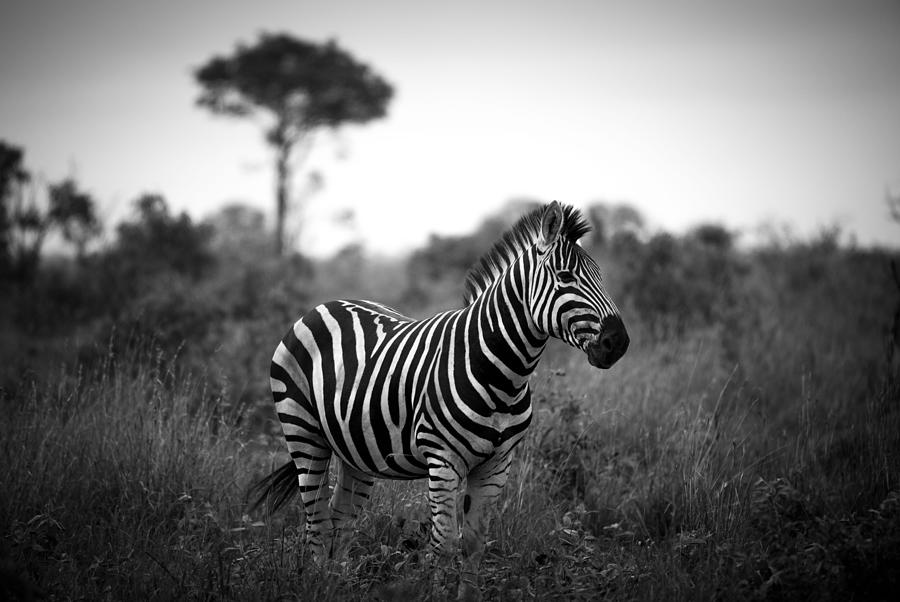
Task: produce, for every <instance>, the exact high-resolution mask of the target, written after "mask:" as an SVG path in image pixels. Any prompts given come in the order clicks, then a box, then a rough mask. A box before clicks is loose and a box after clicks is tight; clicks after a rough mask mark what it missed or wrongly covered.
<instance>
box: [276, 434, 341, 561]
mask: <svg viewBox="0 0 900 602" xmlns="http://www.w3.org/2000/svg"><path fill="white" fill-rule="evenodd" d="M285 439H287V444H288V449H289V450H290V452H291V458H293V460H294V464H295V465H296V466H297V479H298V482H299V485H300V487H299V492H300V500H301V501H302V503H303V511H304V513H305V514H306V545H307V547H308V548H309V549H310V551H311V552H312V554H313V558H314V559H315V560H316V562H320V563H321V562H322V561H323V560H324V559H325V558H326V557H327V554H326V547H325V538H326V537H327V536H328V535H330V534H331V513H330V512H329V510H328V497H329V493H330V491H329V486H328V464H329V462H330V460H331V448H329V447H328V445H327V444H326V443H325V440H324V439H323V438H322V437H321V435H319V434H317V433H304V434H303V435H300V434H298V433H292V434H290V435H285Z"/></svg>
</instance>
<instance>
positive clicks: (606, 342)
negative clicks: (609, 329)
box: [600, 335, 614, 351]
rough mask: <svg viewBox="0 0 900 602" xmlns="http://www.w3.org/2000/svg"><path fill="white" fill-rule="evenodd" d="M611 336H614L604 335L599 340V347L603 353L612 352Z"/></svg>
mask: <svg viewBox="0 0 900 602" xmlns="http://www.w3.org/2000/svg"><path fill="white" fill-rule="evenodd" d="M613 336H614V335H604V336H603V338H602V339H600V346H601V347H603V350H604V351H612V348H613V341H612V340H613Z"/></svg>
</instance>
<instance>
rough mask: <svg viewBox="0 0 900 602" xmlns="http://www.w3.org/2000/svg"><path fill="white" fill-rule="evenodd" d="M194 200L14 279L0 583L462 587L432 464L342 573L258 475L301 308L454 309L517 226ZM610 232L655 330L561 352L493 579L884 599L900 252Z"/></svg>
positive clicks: (55, 590)
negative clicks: (331, 229)
mask: <svg viewBox="0 0 900 602" xmlns="http://www.w3.org/2000/svg"><path fill="white" fill-rule="evenodd" d="M157 209H158V210H159V208H157ZM163 209H164V207H163ZM182 217H183V216H182ZM180 219H181V218H178V217H177V216H171V215H169V214H168V213H167V212H166V211H163V212H162V213H160V214H157V215H149V214H143V215H138V216H137V217H136V218H135V220H134V221H133V222H132V223H130V224H126V226H127V227H131V228H132V230H129V231H128V234H129V235H128V236H126V237H123V238H120V239H119V241H118V242H116V243H112V244H111V245H110V246H109V247H108V248H106V249H104V250H102V251H98V252H96V253H94V254H92V255H90V256H88V257H85V258H82V259H80V260H79V261H78V262H74V261H71V260H59V261H56V262H46V261H45V262H44V264H43V265H42V266H41V268H40V270H39V271H38V272H37V273H35V274H34V275H33V277H32V278H30V279H29V280H28V281H18V282H14V283H11V284H8V285H7V284H4V286H8V288H7V290H8V291H10V293H9V294H4V296H3V301H2V303H3V307H2V316H3V317H2V327H3V329H2V333H3V334H2V341H0V342H2V348H0V349H2V354H3V355H2V360H3V365H2V366H0V376H2V381H0V386H2V387H3V390H2V393H0V394H2V408H3V412H2V420H0V491H2V496H0V546H2V547H0V550H2V551H0V597H4V598H10V597H11V598H13V599H16V598H18V599H54V600H63V599H65V600H68V599H88V600H123V599H163V600H169V599H187V600H207V599H233V600H271V599H286V600H294V599H296V600H345V599H347V600H369V599H373V598H377V599H383V600H418V599H434V600H443V599H448V598H450V599H452V598H453V597H454V596H455V582H456V581H455V580H456V575H455V574H454V565H452V564H450V565H448V566H446V567H444V570H442V571H436V570H434V568H433V567H431V566H430V565H429V564H428V563H427V562H426V559H425V557H424V550H423V546H424V543H425V541H426V538H425V529H426V527H427V520H428V510H427V505H426V500H425V488H424V483H421V482H413V483H403V482H388V481H382V482H379V484H378V485H377V486H376V489H375V491H374V492H373V500H372V503H371V505H370V506H369V507H368V508H367V509H366V510H365V511H364V512H363V513H362V515H361V516H360V518H359V519H358V521H357V522H356V524H355V525H354V528H353V533H352V534H351V536H350V537H349V538H348V540H347V541H346V546H345V548H344V549H343V551H342V553H341V554H339V555H338V557H337V558H336V559H335V560H334V561H333V562H332V563H329V564H327V565H325V566H322V567H318V566H316V565H315V564H313V563H312V561H311V559H310V558H309V557H308V555H307V554H305V552H304V546H303V541H302V539H303V538H302V529H301V526H302V524H303V523H302V515H301V511H300V510H299V507H298V506H296V505H295V506H294V507H292V508H291V509H289V510H288V511H286V512H283V513H281V514H278V515H274V516H271V517H268V516H265V515H264V514H261V513H254V514H248V513H247V505H246V501H247V500H246V492H247V489H248V486H249V485H250V484H251V483H252V482H254V481H255V480H256V479H259V478H260V477H261V476H263V475H264V474H267V473H268V471H269V470H271V469H272V468H273V467H276V466H278V465H280V464H281V462H283V460H284V459H285V457H286V454H285V449H284V445H283V441H282V440H281V438H280V433H279V427H278V424H277V420H275V418H274V415H273V412H272V409H271V404H270V402H269V399H268V393H267V390H266V389H267V370H268V361H269V358H270V357H271V352H272V350H273V348H274V346H275V344H276V342H277V341H278V340H279V338H280V336H281V335H282V333H283V331H284V330H285V329H286V328H287V327H288V325H289V324H291V323H292V322H293V320H294V319H296V317H298V316H299V315H300V314H301V313H302V312H303V311H305V310H307V309H309V308H311V307H312V306H313V305H314V304H315V303H317V302H319V301H323V300H327V299H330V298H335V297H358V296H364V297H369V298H373V299H377V300H380V301H384V302H387V303H390V304H392V305H394V306H396V307H398V309H400V310H402V311H406V312H408V313H412V314H414V315H419V316H423V315H427V314H429V313H430V312H432V311H434V310H436V309H440V308H444V307H451V306H453V305H455V304H456V302H457V301H456V300H457V299H459V298H460V297H461V291H462V275H463V273H464V270H465V268H466V267H468V265H469V264H470V263H471V262H472V261H474V259H475V258H476V257H477V254H478V253H480V252H482V250H483V249H484V248H485V245H486V244H487V243H488V242H490V241H491V240H492V239H493V237H494V236H495V235H496V232H497V231H498V229H499V228H500V227H501V226H500V225H498V223H499V222H498V220H494V221H490V220H489V221H488V222H486V224H485V225H484V226H483V227H482V228H481V229H480V230H479V231H478V232H476V233H474V234H473V235H471V236H469V237H461V238H437V237H435V238H433V239H432V240H431V241H430V242H429V244H428V246H427V247H425V248H423V249H420V250H419V251H417V252H416V253H414V254H413V256H412V257H410V258H409V259H408V260H404V261H402V262H401V261H392V262H387V261H383V260H376V259H372V258H371V257H368V256H367V255H366V254H365V252H364V251H363V250H362V249H360V248H358V247H357V248H349V249H347V250H345V251H344V252H342V253H341V254H339V255H337V256H335V257H334V258H331V259H329V260H324V261H317V262H309V261H306V260H303V259H301V258H297V257H295V258H288V259H283V260H275V259H269V258H268V257H267V255H266V253H265V252H264V251H263V250H262V249H263V247H264V246H265V245H262V244H257V243H258V242H259V241H258V240H257V239H256V238H254V236H255V231H246V230H241V231H238V232H237V233H236V229H235V228H236V227H235V225H234V223H232V224H231V226H229V227H228V228H225V227H224V226H223V225H222V224H223V222H219V223H218V226H217V227H218V230H217V229H216V227H214V226H215V224H213V225H204V226H200V225H195V224H192V223H190V221H189V220H188V221H187V222H185V221H183V220H181V221H179V220H180ZM154 220H155V221H154ZM501 225H502V224H501ZM602 226H603V224H600V227H601V233H602V234H604V235H602V236H601V235H598V236H596V237H595V238H594V239H593V240H592V242H591V243H590V245H589V246H590V248H591V251H592V253H593V254H594V255H595V257H597V258H598V260H599V262H600V264H601V266H602V267H603V268H604V271H605V272H606V274H607V280H608V288H609V290H610V292H611V294H612V295H613V297H614V298H615V299H616V300H617V302H618V303H619V306H620V309H621V310H622V314H623V317H624V319H625V322H626V325H627V326H628V328H629V332H630V335H631V339H632V345H631V348H630V350H629V352H628V354H626V356H625V357H624V358H623V359H622V360H621V361H620V362H619V363H618V364H617V365H616V366H615V367H614V368H613V369H611V370H609V371H600V370H596V369H593V368H591V367H590V366H589V365H588V364H587V362H586V359H585V358H584V357H583V355H582V354H580V353H578V352H576V351H574V350H572V349H570V348H568V347H565V346H564V345H562V344H553V345H551V346H550V347H549V348H548V351H547V353H546V355H545V358H544V361H543V362H542V364H541V365H540V367H539V368H538V370H537V372H536V373H535V375H534V377H533V380H532V388H533V393H534V404H535V420H534V422H533V425H532V427H531V429H530V431H529V433H528V435H527V438H526V439H525V441H524V443H523V444H522V445H521V447H520V448H519V449H518V450H517V455H516V459H515V462H514V465H513V469H512V475H511V478H510V482H509V485H508V486H507V488H506V490H505V491H504V493H503V496H502V498H501V503H500V505H499V508H498V509H497V513H496V515H495V518H494V522H493V525H492V527H491V529H490V532H489V544H488V547H487V550H486V554H485V558H484V561H483V564H482V574H481V577H482V591H483V593H484V596H485V598H486V599H490V600H523V599H524V600H531V599H538V600H542V599H560V600H570V599H592V600H593V599H599V598H610V599H621V600H631V599H639V600H697V599H726V600H733V599H746V600H757V599H761V600H793V599H815V600H827V599H837V600H871V599H888V598H890V597H891V594H892V593H895V592H896V591H897V589H898V588H900V313H898V312H900V282H898V279H897V275H896V273H892V269H891V262H892V260H893V261H895V262H896V261H897V259H898V258H897V255H896V253H890V252H887V251H884V250H870V249H860V248H857V247H854V246H852V245H848V244H842V242H841V238H840V236H839V235H837V233H835V232H831V233H827V232H826V233H823V234H822V235H821V236H819V237H817V238H815V239H813V240H804V241H798V240H774V239H773V240H772V241H770V242H769V243H766V244H764V245H761V246H758V247H755V248H752V249H744V248H737V247H736V246H735V244H734V240H733V237H732V235H731V234H730V233H728V232H727V231H725V230H723V229H721V228H718V227H715V226H704V227H699V228H696V229H694V230H692V231H691V232H689V233H687V234H685V235H683V236H673V235H668V234H656V235H653V236H651V235H648V234H642V233H635V232H633V231H621V232H614V233H609V232H606V231H605V230H604V229H603V227H602ZM254 241H256V242H254ZM142 245H143V246H142ZM150 249H155V251H153V252H149V251H148V250H150ZM159 249H166V250H165V251H159ZM185 249H188V250H189V252H187V251H185ZM185 258H187V259H185Z"/></svg>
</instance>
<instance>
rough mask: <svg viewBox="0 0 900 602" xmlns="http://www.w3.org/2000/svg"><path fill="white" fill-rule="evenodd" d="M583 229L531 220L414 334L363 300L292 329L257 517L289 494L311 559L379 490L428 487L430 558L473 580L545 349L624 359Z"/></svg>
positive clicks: (555, 206)
mask: <svg viewBox="0 0 900 602" xmlns="http://www.w3.org/2000/svg"><path fill="white" fill-rule="evenodd" d="M589 229H590V226H589V225H588V223H587V221H586V220H585V219H584V217H583V216H582V215H581V213H580V212H579V211H578V210H576V209H574V208H573V207H571V206H568V205H561V204H560V203H558V202H556V201H553V202H552V203H550V204H548V205H545V206H542V207H539V208H537V209H535V210H534V211H532V212H530V213H528V214H526V215H525V216H523V217H522V218H521V219H519V220H518V221H517V222H516V223H515V224H514V225H513V226H512V227H511V228H510V229H509V230H508V231H507V232H505V233H504V234H503V236H502V238H501V239H500V240H499V241H498V242H496V243H495V244H494V246H493V247H492V248H491V249H490V250H489V251H488V252H487V253H486V254H485V255H484V256H483V257H482V258H481V260H480V261H479V262H478V263H477V264H476V265H475V266H474V267H473V268H471V269H470V271H469V273H468V274H467V277H466V283H465V295H464V301H465V306H464V307H463V308H462V309H457V310H453V311H447V312H443V313H439V314H437V315H435V316H433V317H431V318H427V319H423V320H414V319H411V318H408V317H406V316H404V315H402V314H400V313H398V312H397V311H396V310H394V309H391V308H389V307H386V306H384V305H382V304H379V303H374V302H372V301H349V300H338V301H331V302H328V303H325V304H323V305H319V306H318V307H316V308H314V309H313V310H312V311H310V312H309V313H307V314H306V315H304V316H303V317H302V318H300V320H298V321H297V322H296V323H295V324H294V325H293V327H292V328H291V329H290V330H289V331H288V332H287V334H286V335H285V336H284V338H283V339H282V341H281V342H280V343H279V345H278V347H277V349H276V350H275V354H274V357H273V359H272V364H271V372H270V383H271V388H272V393H273V397H274V401H275V409H276V412H277V415H278V418H279V419H280V421H281V425H282V428H283V431H284V437H285V440H286V442H287V447H288V450H289V451H290V455H291V460H289V461H288V462H287V463H286V464H285V465H284V466H282V467H281V468H279V469H277V470H276V471H275V472H273V473H272V474H271V475H269V476H268V477H266V478H264V479H263V480H261V481H260V482H259V483H257V485H256V492H257V493H258V494H259V498H258V500H257V505H259V504H261V503H262V502H264V501H268V503H269V505H270V507H271V508H273V509H277V508H278V507H279V506H281V505H282V504H284V503H286V502H287V501H288V500H289V499H290V498H292V497H293V496H294V495H296V494H298V493H299V495H300V498H301V501H302V505H303V508H304V510H305V515H306V542H307V546H309V548H310V549H311V550H312V553H313V556H314V557H315V558H316V559H318V560H321V559H324V558H326V557H327V552H329V550H328V549H327V548H326V543H327V538H328V537H329V536H331V537H334V536H336V535H339V534H340V533H341V531H342V530H343V529H344V528H345V526H346V525H347V523H348V522H349V521H350V520H352V519H353V518H354V517H355V516H356V515H357V513H358V512H359V510H360V509H361V507H362V505H363V504H364V503H365V501H366V500H367V499H368V498H369V494H370V492H371V490H372V487H373V485H374V482H375V479H376V478H387V479H419V478H427V479H428V502H429V507H430V511H431V529H430V533H429V536H428V537H429V550H430V551H431V552H432V553H438V554H442V555H444V556H448V555H449V556H452V555H453V554H454V553H456V552H458V551H460V550H459V549H460V548H461V552H462V555H463V558H464V559H465V560H466V562H468V563H469V564H468V566H470V567H477V565H478V563H479V559H480V557H481V554H482V550H483V547H484V540H485V532H486V529H487V524H486V522H487V519H486V511H487V509H488V508H489V507H490V506H491V505H492V503H493V502H495V501H496V500H497V498H498V497H499V495H500V493H501V491H502V490H503V487H504V485H505V484H506V481H507V476H508V473H509V468H510V461H511V457H512V451H513V449H514V448H515V447H516V445H517V444H518V443H519V442H520V441H521V440H522V437H523V436H524V434H525V431H526V429H527V428H528V426H529V424H530V422H531V418H532V404H531V392H530V389H529V386H528V380H529V376H530V375H531V374H532V372H533V371H534V369H535V368H536V366H537V364H538V361H539V360H540V358H541V354H542V352H543V350H544V347H545V345H546V343H547V341H548V338H549V337H550V336H553V337H556V338H558V339H561V340H563V341H565V342H566V343H568V344H569V345H571V346H572V347H575V348H576V349H580V350H582V351H583V352H585V353H586V354H587V359H588V362H589V363H590V364H591V365H593V366H596V367H599V368H604V369H605V368H609V367H611V366H612V365H613V364H614V363H616V361H617V360H618V359H619V358H621V357H622V355H624V353H625V351H626V349H627V348H628V344H629V337H628V334H627V332H626V330H625V326H624V324H623V322H622V319H621V317H620V315H619V310H618V309H617V308H616V305H615V304H614V303H613V301H612V300H611V299H610V298H609V296H608V295H607V294H606V292H605V291H604V288H603V284H602V281H601V275H600V269H599V267H598V266H597V264H596V263H595V262H594V260H593V259H592V258H591V257H590V256H589V255H588V254H587V253H586V252H585V251H584V249H583V248H582V247H581V246H580V245H579V244H578V239H579V238H581V236H583V235H584V234H585V233H587V232H588V231H589ZM335 458H336V460H337V466H336V484H335V487H334V490H333V493H332V495H331V496H330V501H329V500H328V499H327V497H328V495H327V491H328V489H329V487H328V470H329V463H330V462H331V461H332V460H333V459H335ZM463 482H465V484H466V487H465V493H464V495H463V496H462V522H463V524H462V529H461V531H462V535H461V537H460V530H459V525H458V519H457V499H458V494H459V493H461V486H462V483H463Z"/></svg>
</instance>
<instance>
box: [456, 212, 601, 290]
mask: <svg viewBox="0 0 900 602" xmlns="http://www.w3.org/2000/svg"><path fill="white" fill-rule="evenodd" d="M560 206H561V208H562V212H563V226H562V230H561V231H560V236H562V237H565V238H567V239H568V240H569V241H570V242H572V243H574V242H576V241H577V240H578V239H579V238H581V237H582V236H584V235H585V234H586V233H587V232H589V231H590V229H591V226H590V224H589V223H588V221H587V220H586V219H585V218H584V216H583V215H582V214H581V211H579V210H578V209H575V208H574V207H572V206H571V205H563V204H560ZM546 208H547V205H543V206H541V207H538V208H536V209H534V210H532V211H530V212H529V213H526V214H525V215H523V216H522V217H521V218H519V220H518V221H517V222H516V223H515V224H513V225H512V226H511V227H510V228H509V230H507V231H506V232H504V233H503V235H502V236H501V237H500V240H498V241H497V242H495V243H494V245H493V246H492V247H491V248H490V250H489V251H488V252H487V253H485V254H484V255H482V257H481V259H479V260H478V261H477V262H475V265H473V266H472V267H471V268H470V269H469V272H468V274H466V284H465V293H464V296H463V299H464V301H465V304H466V305H471V304H472V303H473V302H474V301H475V300H476V299H477V298H478V297H480V296H481V294H482V293H484V291H485V290H487V288H488V287H489V286H490V285H491V284H492V283H493V282H495V281H496V280H497V278H499V277H500V275H501V274H502V273H503V272H504V271H505V270H506V268H508V267H509V266H510V265H512V263H513V262H514V261H515V260H516V259H517V258H518V257H519V256H520V255H522V253H524V252H525V251H526V250H527V249H529V248H530V247H531V246H532V245H533V244H535V243H536V242H538V240H540V238H541V217H543V215H544V211H545V210H546Z"/></svg>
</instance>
